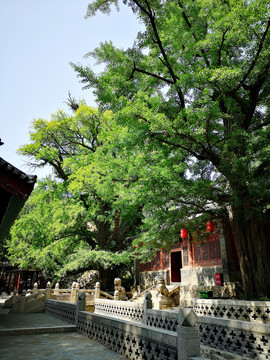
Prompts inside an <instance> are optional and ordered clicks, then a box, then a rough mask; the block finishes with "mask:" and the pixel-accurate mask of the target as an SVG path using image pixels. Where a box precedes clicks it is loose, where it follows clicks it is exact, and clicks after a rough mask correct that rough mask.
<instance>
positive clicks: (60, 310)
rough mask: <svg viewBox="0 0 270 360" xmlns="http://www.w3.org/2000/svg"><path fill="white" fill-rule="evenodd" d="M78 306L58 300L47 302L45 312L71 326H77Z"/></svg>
mask: <svg viewBox="0 0 270 360" xmlns="http://www.w3.org/2000/svg"><path fill="white" fill-rule="evenodd" d="M76 309H77V304H71V303H68V302H63V301H61V302H60V301H58V300H51V299H50V300H46V303H45V312H46V313H47V314H49V315H52V316H54V317H56V318H58V319H60V320H63V321H66V322H67V323H69V324H75V319H76Z"/></svg>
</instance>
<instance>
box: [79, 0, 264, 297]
mask: <svg viewBox="0 0 270 360" xmlns="http://www.w3.org/2000/svg"><path fill="white" fill-rule="evenodd" d="M124 3H125V4H126V5H128V6H129V7H130V8H131V9H132V11H133V12H134V14H135V16H137V17H138V19H139V20H140V21H141V22H142V23H143V24H144V26H145V31H144V32H140V33H138V36H137V39H136V41H135V42H134V44H133V46H132V47H130V48H128V49H126V50H125V49H118V48H116V47H115V46H113V44H112V43H111V42H104V43H102V44H101V45H100V46H99V48H97V49H95V50H93V51H91V52H90V53H89V54H88V56H91V57H94V58H95V59H96V61H97V63H103V64H104V65H105V68H104V70H103V71H102V72H101V73H99V74H96V73H95V72H94V70H93V69H91V68H89V67H83V66H81V65H80V64H72V66H73V68H74V69H75V71H76V72H77V74H78V76H79V77H80V79H81V81H82V82H83V83H84V87H85V88H92V89H94V94H95V95H96V99H97V103H98V105H99V107H100V109H103V110H111V111H112V112H113V113H114V114H115V117H116V119H117V121H118V123H119V124H121V125H123V126H124V127H127V128H128V129H129V134H130V139H129V140H128V142H127V144H128V146H129V145H130V143H132V142H133V143H134V144H135V143H136V141H137V142H138V146H140V148H141V152H142V159H143V160H142V161H143V164H142V166H140V164H139V162H140V160H138V159H137V166H136V167H135V168H136V171H135V170H134V168H133V171H134V173H136V176H137V178H138V179H139V181H137V182H134V184H133V186H131V188H132V192H133V195H132V197H133V198H134V192H135V193H136V192H137V194H140V196H141V197H142V198H144V199H143V202H142V203H143V206H144V211H145V213H147V216H146V222H147V225H148V226H147V228H148V229H150V233H149V235H150V234H151V233H152V235H153V237H154V236H155V237H160V236H161V238H162V237H163V238H164V234H165V232H166V233H168V232H169V230H168V229H172V228H174V229H175V227H176V224H178V226H179V223H181V221H183V220H184V219H187V218H189V217H190V216H194V215H195V214H201V213H204V214H208V216H213V217H221V218H222V219H223V220H224V221H226V222H227V223H228V224H230V226H231V228H232V231H233V235H234V238H235V242H236V247H237V252H238V256H239V261H240V268H241V274H242V279H243V283H244V288H245V291H246V292H247V293H249V294H257V295H264V296H265V295H267V296H269V289H270V286H269V285H270V270H269V255H268V254H269V251H268V250H267V245H266V241H265V240H266V239H265V232H264V224H265V222H267V221H269V198H270V196H269V191H270V182H269V179H270V178H269V169H270V158H269V133H270V127H269V89H270V87H269V81H270V75H269V68H270V52H269V45H270V35H269V27H270V20H269V18H270V17H269V13H270V5H269V2H267V1H265V0H251V1H244V0H237V1H232V0H218V1H216V0H215V1H213V0H200V1H196V0H195V1H194V0H178V1H157V0H125V1H124ZM117 4H118V2H117V1H116V0H107V1H106V0H105V1H104V0H102V1H101V0H96V1H93V2H92V3H91V4H90V5H89V6H88V11H87V17H91V16H94V15H95V14H96V12H97V11H102V12H104V13H109V12H110V8H111V6H112V5H116V6H117ZM128 146H127V148H128ZM130 153H132V150H131V151H130ZM130 191H131V190H130ZM129 196H131V195H129ZM146 237H147V236H145V238H146ZM171 241H172V240H171Z"/></svg>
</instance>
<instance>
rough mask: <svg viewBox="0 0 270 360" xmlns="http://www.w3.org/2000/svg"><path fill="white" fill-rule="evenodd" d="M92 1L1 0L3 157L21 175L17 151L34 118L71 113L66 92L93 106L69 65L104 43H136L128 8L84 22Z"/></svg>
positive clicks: (0, 123) (22, 162)
mask: <svg viewBox="0 0 270 360" xmlns="http://www.w3.org/2000/svg"><path fill="white" fill-rule="evenodd" d="M89 2H90V0H1V5H0V44H1V55H0V101H1V103H0V104H1V106H0V138H1V139H2V141H3V142H4V145H3V146H1V147H0V157H2V158H3V159H5V160H6V161H8V162H10V163H11V164H12V165H14V166H15V167H17V168H19V169H20V170H22V171H23V172H25V173H27V174H31V175H38V177H42V176H44V175H45V174H46V173H48V170H46V171H42V170H36V171H34V172H33V171H30V169H29V168H28V167H27V166H26V161H27V159H26V158H24V157H22V156H19V155H18V154H17V153H16V151H17V149H18V148H19V146H21V145H23V144H26V143H28V141H29V127H30V125H31V122H32V120H33V119H37V118H44V119H50V116H51V114H52V113H55V112H56V111H57V110H59V109H61V110H65V111H68V107H67V105H66V104H65V103H64V102H65V101H66V100H67V97H68V91H70V92H71V94H72V96H73V97H74V98H76V99H84V100H85V101H86V103H87V104H88V105H90V106H95V102H94V98H93V96H92V94H91V91H90V90H82V86H83V85H82V84H81V83H80V82H79V79H78V78H77V76H76V73H75V72H74V71H73V69H72V68H71V67H70V65H69V62H74V63H82V64H83V65H87V64H89V63H90V61H91V60H90V59H89V58H88V59H85V58H84V55H85V54H86V53H88V52H89V51H91V50H93V49H94V48H95V47H97V46H98V45H99V43H100V42H103V41H105V40H112V41H113V43H114V44H115V45H116V46H118V47H121V48H127V47H129V46H131V45H132V44H133V41H134V40H135V37H136V34H137V31H138V30H139V28H140V25H139V23H138V21H137V20H136V17H135V16H134V15H133V13H132V12H131V10H130V9H129V8H128V7H127V6H122V7H121V10H120V12H116V11H113V13H112V14H111V15H110V16H107V15H103V14H98V15H97V16H96V17H94V18H88V19H85V18H84V15H85V13H86V10H87V5H88V4H89Z"/></svg>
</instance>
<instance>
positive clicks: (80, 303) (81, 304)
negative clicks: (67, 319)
mask: <svg viewBox="0 0 270 360" xmlns="http://www.w3.org/2000/svg"><path fill="white" fill-rule="evenodd" d="M85 306H86V295H85V293H79V294H78V300H77V307H76V315H75V325H76V326H77V325H78V317H79V312H80V311H85Z"/></svg>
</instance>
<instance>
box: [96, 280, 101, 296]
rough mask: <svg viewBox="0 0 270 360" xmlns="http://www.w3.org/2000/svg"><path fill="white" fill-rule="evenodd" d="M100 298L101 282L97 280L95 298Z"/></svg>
mask: <svg viewBox="0 0 270 360" xmlns="http://www.w3.org/2000/svg"><path fill="white" fill-rule="evenodd" d="M99 298H100V283H99V282H96V287H95V299H99Z"/></svg>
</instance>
